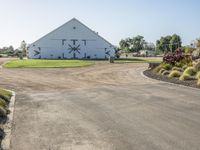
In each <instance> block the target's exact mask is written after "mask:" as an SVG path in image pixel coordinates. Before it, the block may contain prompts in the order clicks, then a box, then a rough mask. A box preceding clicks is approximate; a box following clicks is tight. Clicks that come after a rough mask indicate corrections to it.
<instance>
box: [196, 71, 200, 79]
mask: <svg viewBox="0 0 200 150" xmlns="http://www.w3.org/2000/svg"><path fill="white" fill-rule="evenodd" d="M196 79H197V80H199V79H200V71H199V72H197V75H196Z"/></svg>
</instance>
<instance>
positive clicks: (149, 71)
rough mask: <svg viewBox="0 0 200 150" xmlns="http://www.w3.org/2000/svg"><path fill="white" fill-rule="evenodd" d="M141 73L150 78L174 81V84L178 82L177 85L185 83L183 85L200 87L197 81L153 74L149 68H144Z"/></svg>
mask: <svg viewBox="0 0 200 150" xmlns="http://www.w3.org/2000/svg"><path fill="white" fill-rule="evenodd" d="M143 73H144V75H146V76H147V77H150V78H153V79H156V80H161V81H165V82H170V83H175V84H179V85H185V86H189V87H194V88H200V87H199V86H197V81H196V80H187V81H180V80H179V79H178V78H169V77H167V76H162V75H158V74H155V73H154V72H153V70H151V69H150V70H145V71H144V72H143Z"/></svg>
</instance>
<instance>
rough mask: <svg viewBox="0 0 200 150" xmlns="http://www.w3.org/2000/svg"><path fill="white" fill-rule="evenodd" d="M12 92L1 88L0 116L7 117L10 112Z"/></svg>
mask: <svg viewBox="0 0 200 150" xmlns="http://www.w3.org/2000/svg"><path fill="white" fill-rule="evenodd" d="M11 96H12V93H11V92H9V91H6V90H4V89H1V88H0V117H6V116H7V114H9V109H8V108H9V103H10V99H11Z"/></svg>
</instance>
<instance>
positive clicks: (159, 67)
mask: <svg viewBox="0 0 200 150" xmlns="http://www.w3.org/2000/svg"><path fill="white" fill-rule="evenodd" d="M161 69H162V66H158V67H156V68H155V69H154V70H153V71H154V72H155V73H158V72H159V71H160V70H161Z"/></svg>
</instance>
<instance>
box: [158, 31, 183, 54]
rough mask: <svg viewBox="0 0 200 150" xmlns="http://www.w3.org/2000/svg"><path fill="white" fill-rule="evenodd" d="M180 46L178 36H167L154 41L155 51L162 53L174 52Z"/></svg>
mask: <svg viewBox="0 0 200 150" xmlns="http://www.w3.org/2000/svg"><path fill="white" fill-rule="evenodd" d="M181 44H182V42H181V37H180V36H179V35H176V34H174V35H172V36H170V35H168V36H165V37H161V38H160V40H157V41H156V49H157V50H159V51H162V52H169V51H172V52H174V51H175V50H176V49H177V48H179V47H181Z"/></svg>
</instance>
